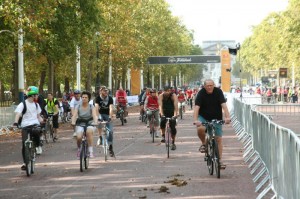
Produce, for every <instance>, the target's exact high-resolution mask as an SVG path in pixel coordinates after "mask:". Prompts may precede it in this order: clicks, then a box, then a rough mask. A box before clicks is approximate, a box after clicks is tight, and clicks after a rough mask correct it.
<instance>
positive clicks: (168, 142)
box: [165, 117, 172, 158]
mask: <svg viewBox="0 0 300 199" xmlns="http://www.w3.org/2000/svg"><path fill="white" fill-rule="evenodd" d="M171 119H172V118H170V117H166V120H167V122H166V129H165V139H166V142H165V143H166V150H167V157H168V158H169V157H170V140H171V127H170V120H171Z"/></svg>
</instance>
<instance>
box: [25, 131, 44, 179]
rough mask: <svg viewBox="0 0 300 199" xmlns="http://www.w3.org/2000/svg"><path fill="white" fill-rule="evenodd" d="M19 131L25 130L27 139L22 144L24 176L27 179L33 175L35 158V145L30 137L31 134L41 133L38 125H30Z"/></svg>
mask: <svg viewBox="0 0 300 199" xmlns="http://www.w3.org/2000/svg"><path fill="white" fill-rule="evenodd" d="M21 129H22V130H26V132H27V139H26V140H25V142H24V149H25V150H24V151H25V153H24V161H25V162H24V163H25V167H26V175H27V176H28V177H29V176H30V175H31V174H33V173H34V170H35V157H36V151H35V150H36V149H35V143H34V142H33V141H32V139H31V137H32V134H33V132H38V133H39V132H41V127H40V126H38V125H31V126H27V127H23V128H21Z"/></svg>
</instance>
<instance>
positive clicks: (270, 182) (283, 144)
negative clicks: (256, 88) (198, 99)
mask: <svg viewBox="0 0 300 199" xmlns="http://www.w3.org/2000/svg"><path fill="white" fill-rule="evenodd" d="M276 106H277V105H276ZM233 107H234V109H233V110H232V111H231V112H232V124H233V127H234V129H235V131H236V133H237V136H238V139H239V140H240V141H241V142H242V143H243V145H244V148H245V151H244V160H245V162H247V163H249V168H250V169H251V172H250V173H251V174H252V175H255V176H254V178H253V181H254V182H255V183H258V184H257V186H256V190H255V191H256V192H258V193H260V194H259V195H258V197H257V198H263V197H268V198H287V199H289V198H300V189H299V187H300V139H299V138H298V137H297V135H296V134H295V133H294V132H293V131H291V130H290V129H287V128H284V127H281V126H279V125H277V124H275V123H274V122H272V121H271V120H270V118H269V117H268V116H267V115H266V114H264V113H262V112H260V111H259V110H262V109H263V108H264V107H261V105H251V104H245V103H243V102H242V101H241V100H240V99H238V98H235V99H234V100H233ZM284 107H285V108H287V109H285V108H283V109H282V107H279V108H278V109H277V108H275V110H276V111H279V110H281V112H284V113H286V114H287V113H288V111H287V110H291V109H292V110H294V112H293V111H292V112H291V113H290V114H296V112H297V110H298V107H296V106H293V107H289V106H284ZM289 108H291V109H289ZM267 110H274V107H272V108H271V109H270V107H268V108H267ZM274 113H277V112H274Z"/></svg>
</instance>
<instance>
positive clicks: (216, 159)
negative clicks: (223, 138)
mask: <svg viewBox="0 0 300 199" xmlns="http://www.w3.org/2000/svg"><path fill="white" fill-rule="evenodd" d="M219 157H220V156H219V147H218V143H217V142H216V141H214V164H215V169H216V175H217V178H220V176H221V172H220V170H221V167H220V158H219Z"/></svg>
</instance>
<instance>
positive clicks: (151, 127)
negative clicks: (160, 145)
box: [150, 118, 155, 143]
mask: <svg viewBox="0 0 300 199" xmlns="http://www.w3.org/2000/svg"><path fill="white" fill-rule="evenodd" d="M150 133H151V136H152V143H154V136H155V135H154V134H155V132H154V118H152V119H151V122H150Z"/></svg>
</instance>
